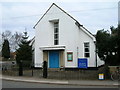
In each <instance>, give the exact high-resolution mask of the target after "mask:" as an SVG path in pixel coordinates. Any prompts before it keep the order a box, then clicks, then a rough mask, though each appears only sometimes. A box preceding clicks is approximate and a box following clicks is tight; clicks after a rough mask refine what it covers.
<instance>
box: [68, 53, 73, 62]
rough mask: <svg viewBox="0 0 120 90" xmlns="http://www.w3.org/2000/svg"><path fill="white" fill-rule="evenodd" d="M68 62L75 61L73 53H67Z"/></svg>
mask: <svg viewBox="0 0 120 90" xmlns="http://www.w3.org/2000/svg"><path fill="white" fill-rule="evenodd" d="M67 61H73V52H67Z"/></svg>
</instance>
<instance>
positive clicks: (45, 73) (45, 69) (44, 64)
mask: <svg viewBox="0 0 120 90" xmlns="http://www.w3.org/2000/svg"><path fill="white" fill-rule="evenodd" d="M43 78H47V62H46V61H44V62H43Z"/></svg>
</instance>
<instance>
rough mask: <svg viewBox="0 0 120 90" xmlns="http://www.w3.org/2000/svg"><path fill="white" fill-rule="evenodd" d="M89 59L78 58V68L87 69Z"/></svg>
mask: <svg viewBox="0 0 120 90" xmlns="http://www.w3.org/2000/svg"><path fill="white" fill-rule="evenodd" d="M87 67H88V59H87V58H78V68H87Z"/></svg>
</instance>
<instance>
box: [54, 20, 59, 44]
mask: <svg viewBox="0 0 120 90" xmlns="http://www.w3.org/2000/svg"><path fill="white" fill-rule="evenodd" d="M56 36H57V37H56ZM54 45H59V22H54Z"/></svg>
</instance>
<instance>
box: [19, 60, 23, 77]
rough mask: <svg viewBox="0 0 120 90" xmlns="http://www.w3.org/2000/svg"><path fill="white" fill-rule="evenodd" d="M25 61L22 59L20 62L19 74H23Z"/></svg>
mask: <svg viewBox="0 0 120 90" xmlns="http://www.w3.org/2000/svg"><path fill="white" fill-rule="evenodd" d="M22 64H23V62H22V60H20V63H19V76H23V65H22Z"/></svg>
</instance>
